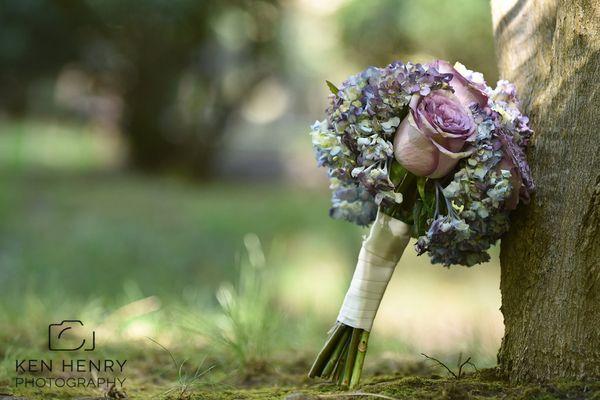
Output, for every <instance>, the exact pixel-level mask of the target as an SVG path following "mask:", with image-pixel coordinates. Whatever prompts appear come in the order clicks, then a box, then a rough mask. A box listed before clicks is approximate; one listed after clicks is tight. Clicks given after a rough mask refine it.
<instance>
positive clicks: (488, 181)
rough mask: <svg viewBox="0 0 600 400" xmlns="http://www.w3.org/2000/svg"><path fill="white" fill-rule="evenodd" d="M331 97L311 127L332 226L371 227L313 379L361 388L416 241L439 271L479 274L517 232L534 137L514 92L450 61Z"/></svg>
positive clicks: (377, 74) (364, 80)
mask: <svg viewBox="0 0 600 400" xmlns="http://www.w3.org/2000/svg"><path fill="white" fill-rule="evenodd" d="M327 84H328V86H329V88H330V90H331V92H332V94H331V95H330V96H329V107H328V109H327V111H326V118H325V119H324V120H323V121H317V122H316V123H315V124H314V125H313V126H312V132H311V135H312V142H313V146H314V149H315V152H316V157H317V160H318V164H319V165H320V166H324V167H326V168H327V169H328V173H329V178H330V181H331V186H330V187H331V189H332V191H333V196H332V203H333V204H332V208H331V210H330V215H331V216H332V217H333V218H340V219H345V220H348V221H351V222H354V223H357V224H359V225H363V226H367V225H370V224H371V230H370V233H369V235H368V237H367V238H366V239H365V240H364V241H363V244H362V248H361V250H360V253H359V256H358V262H357V266H356V270H355V272H354V276H353V278H352V282H351V284H350V288H349V289H348V292H347V293H346V297H345V299H344V303H343V305H342V308H341V310H340V313H339V315H338V318H337V322H336V324H335V325H334V327H333V328H332V329H331V331H330V334H329V337H328V339H327V341H326V343H325V345H324V347H323V349H322V350H321V352H320V353H319V355H318V356H317V359H316V360H315V362H314V364H313V366H312V368H311V370H310V373H309V376H310V377H315V376H320V377H323V378H330V379H332V380H333V381H336V382H338V383H339V384H340V385H343V386H349V387H351V388H352V387H354V386H356V385H357V384H358V382H359V380H360V375H361V371H362V367H363V362H364V359H365V353H366V350H367V344H368V340H369V332H370V331H371V327H372V325H373V320H374V319H375V314H376V312H377V309H378V308H379V304H380V302H381V299H382V297H383V293H384V292H385V289H386V287H387V284H388V282H389V280H390V278H391V276H392V273H393V271H394V268H395V266H396V264H397V262H398V260H399V259H400V257H401V256H402V253H403V252H404V249H405V248H406V246H407V244H408V242H409V239H410V238H411V237H414V238H416V239H417V242H416V245H415V250H416V252H417V254H419V255H421V254H424V253H428V254H429V257H430V258H431V262H432V263H436V264H442V265H444V266H450V265H455V264H460V265H466V266H472V265H475V264H478V263H481V262H484V261H487V260H489V258H490V257H489V255H488V253H487V250H488V249H489V248H490V246H491V245H492V244H494V243H495V242H496V241H497V240H498V239H499V238H500V237H501V236H502V234H503V233H504V232H506V231H507V230H508V226H509V213H510V211H511V210H513V209H514V208H515V207H516V206H517V203H518V202H519V199H521V200H523V201H525V202H527V201H528V199H529V194H530V192H531V191H532V190H533V181H532V179H531V174H530V171H529V166H528V164H527V160H526V157H525V152H524V150H525V148H526V146H527V144H528V142H529V138H530V136H531V134H532V131H531V130H530V129H529V127H528V125H527V124H528V118H527V117H526V116H524V115H523V114H522V113H521V111H520V110H519V101H518V99H517V97H516V92H515V87H514V86H513V85H512V84H511V83H509V82H507V81H503V80H501V81H499V82H498V84H497V86H496V88H495V89H492V88H491V87H489V86H487V84H486V82H485V81H484V79H483V75H482V74H481V73H478V72H474V71H470V70H468V69H466V68H465V67H464V66H463V65H462V64H460V63H456V64H455V65H454V66H452V65H450V64H449V63H448V62H446V61H441V60H438V61H435V62H433V63H430V64H425V65H421V64H412V63H407V64H404V63H402V62H399V61H396V62H394V63H392V64H390V65H388V66H387V67H385V68H375V67H370V68H367V69H366V70H364V71H363V72H361V73H359V74H357V75H354V76H351V77H350V78H349V79H348V80H346V81H345V82H344V83H343V84H342V86H341V87H340V88H337V87H336V86H335V85H334V84H332V83H331V82H327Z"/></svg>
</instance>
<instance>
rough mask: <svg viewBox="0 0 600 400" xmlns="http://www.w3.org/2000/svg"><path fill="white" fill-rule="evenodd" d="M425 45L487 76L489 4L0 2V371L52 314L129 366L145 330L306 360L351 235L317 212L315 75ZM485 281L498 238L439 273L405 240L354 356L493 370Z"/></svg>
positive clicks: (201, 352) (377, 362)
mask: <svg viewBox="0 0 600 400" xmlns="http://www.w3.org/2000/svg"><path fill="white" fill-rule="evenodd" d="M434 58H443V59H447V60H450V61H451V62H454V61H457V60H460V61H461V62H462V63H464V64H465V65H467V66H468V67H469V68H471V69H474V70H478V71H481V72H483V73H484V75H485V76H486V78H487V80H488V82H489V83H495V81H496V80H497V78H498V76H497V70H496V66H495V65H496V61H495V57H494V53H493V42H492V32H491V18H490V10H489V4H488V2H486V1H483V0H452V1H449V0H446V1H439V0H422V1H418V2H416V1H408V0H405V1H404V0H373V1H360V0H328V1H320V0H281V1H278V0H272V1H271V0H269V1H267V0H264V1H262V0H259V1H243V0H237V1H235V0H229V1H209V0H203V1H192V0H189V1H186V0H177V1H164V0H147V1H144V2H138V1H134V0H104V1H92V0H87V1H83V0H82V1H69V0H0V296H1V303H0V360H4V362H3V363H2V364H0V383H4V384H7V383H8V376H10V372H11V368H13V367H12V364H11V363H12V362H13V361H12V360H14V358H15V357H16V356H17V355H19V354H21V355H25V354H31V352H34V353H36V354H37V353H39V354H41V353H43V351H44V348H45V340H46V336H45V329H46V327H47V325H48V324H49V323H51V322H56V321H55V320H62V319H68V318H80V319H83V320H85V321H87V322H89V323H90V324H92V325H93V326H96V327H97V331H98V338H99V339H98V340H99V341H100V344H99V347H100V348H101V349H103V350H102V351H106V352H108V353H110V352H113V353H112V354H122V353H125V354H130V353H131V352H135V351H139V354H138V353H136V354H137V357H138V358H137V359H136V360H138V361H139V363H140V364H139V365H138V366H139V368H140V369H143V368H145V367H144V365H147V364H144V360H145V359H146V358H147V357H150V356H149V355H148V354H149V353H148V352H150V351H156V350H157V351H158V352H159V353H160V351H162V350H161V349H160V348H157V347H156V346H155V344H154V343H151V342H150V341H148V340H147V337H152V338H154V339H156V340H157V341H158V342H160V343H161V344H163V345H164V346H165V347H167V348H169V349H171V350H172V351H173V352H174V353H175V354H182V355H185V357H187V358H191V359H192V364H194V363H195V364H196V365H198V364H201V363H202V360H205V357H208V360H210V361H207V363H212V364H211V365H215V366H216V368H215V370H214V371H215V372H212V374H213V376H221V377H222V378H223V379H229V378H231V374H232V373H233V372H232V371H235V374H237V375H236V376H237V378H236V379H239V376H240V373H241V372H240V371H246V372H245V373H246V375H243V374H242V375H243V376H245V377H246V378H248V376H250V378H251V377H252V374H250V375H248V374H247V371H249V370H253V369H252V368H254V371H256V370H257V369H256V365H257V363H258V364H261V363H262V365H268V366H271V367H273V366H275V368H276V369H277V370H279V371H281V370H284V371H300V372H301V373H303V371H304V368H305V367H306V366H307V365H308V363H309V362H310V358H311V357H312V356H313V355H314V353H315V352H316V351H317V348H318V346H319V345H320V344H321V341H322V339H323V337H324V333H325V331H326V330H327V327H328V326H329V325H330V324H331V323H333V322H334V320H335V317H336V315H337V310H338V307H339V306H340V305H341V301H342V299H343V295H344V292H345V289H346V287H347V285H348V284H349V280H350V277H351V274H352V270H353V266H354V262H355V258H356V256H357V253H358V250H359V247H360V240H361V235H362V234H364V233H365V231H364V230H361V229H359V228H357V227H354V226H352V225H350V224H348V223H346V222H342V221H334V220H331V219H329V218H328V215H327V211H328V207H329V204H328V203H329V193H328V190H327V180H326V176H325V171H324V170H319V169H317V167H316V165H315V162H314V159H313V155H312V149H311V144H310V138H309V136H308V130H309V129H308V126H309V125H310V124H311V123H312V122H313V121H314V120H316V119H320V118H322V116H323V112H324V109H325V107H326V98H327V93H328V89H327V87H326V85H325V80H326V79H328V80H331V81H332V82H335V83H339V82H341V81H342V80H343V79H344V78H345V77H347V76H348V75H349V74H353V73H356V72H358V71H359V70H361V69H363V68H365V67H367V66H369V65H378V66H382V65H385V64H387V63H389V62H391V61H393V60H396V59H400V60H404V61H409V60H410V61H415V62H426V61H428V60H431V59H434ZM498 285H499V264H498V257H497V250H496V249H494V250H493V251H492V261H491V262H490V263H488V264H485V265H480V266H477V267H474V268H472V269H466V268H463V267H455V268H452V269H449V270H447V269H444V268H442V267H440V266H432V265H430V263H429V262H428V259H427V258H426V257H425V256H424V257H416V256H415V253H414V252H413V250H412V248H411V247H410V246H409V248H408V249H407V252H406V254H405V256H404V257H403V259H402V261H401V262H400V264H399V266H398V269H397V271H396V274H395V276H394V279H393V282H392V283H391V285H390V287H389V289H388V292H387V294H386V297H385V298H384V301H383V304H382V308H381V310H380V313H379V315H378V318H377V320H376V323H375V327H374V330H375V334H374V335H373V336H372V339H371V342H372V349H373V350H371V352H370V355H369V359H368V362H367V365H368V368H371V369H370V371H372V372H377V371H378V370H379V369H381V368H384V367H383V366H387V367H386V368H388V370H392V371H393V370H394V369H397V368H400V367H399V365H402V363H403V362H405V361H406V360H409V361H410V360H418V359H419V358H420V356H419V353H421V352H426V353H428V354H430V355H433V356H437V357H439V358H442V359H453V358H454V357H456V356H457V355H458V354H459V353H461V352H462V353H463V354H465V355H470V356H473V360H474V362H475V363H476V364H477V365H478V366H489V365H493V364H494V363H495V353H496V351H497V347H498V345H499V342H500V338H501V335H502V330H503V327H502V317H501V314H500V312H499V306H500V293H499V290H498ZM134 349H138V350H134ZM130 358H134V357H130ZM283 360H286V361H283ZM290 360H292V361H293V362H292V361H290ZM296 362H297V364H294V363H296ZM407 362H408V361H407ZM207 365H208V364H207ZM278 365H280V366H281V367H278ZM294 365H296V367H295V368H296V369H294V367H293V366H294ZM231 366H233V368H232V367H231ZM219 369H220V371H221V372H218V370H219ZM146 372H147V371H146ZM300 372H299V373H300ZM156 373H158V372H156ZM171 373H172V374H176V371H175V372H173V371H172V372H171ZM219 374H221V375H219ZM147 376H148V372H147V373H145V374H140V377H138V378H137V379H138V381H140V382H142V381H144V379H146V378H147ZM246 378H244V379H246ZM219 379H221V378H219ZM134 381H135V378H134Z"/></svg>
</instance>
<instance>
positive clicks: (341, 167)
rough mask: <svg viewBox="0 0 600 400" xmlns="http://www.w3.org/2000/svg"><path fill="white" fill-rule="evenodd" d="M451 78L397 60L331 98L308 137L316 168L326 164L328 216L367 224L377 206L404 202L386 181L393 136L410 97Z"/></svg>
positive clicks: (353, 80)
mask: <svg viewBox="0 0 600 400" xmlns="http://www.w3.org/2000/svg"><path fill="white" fill-rule="evenodd" d="M450 78H451V76H449V75H448V74H440V73H439V72H438V71H437V70H436V69H435V68H433V67H430V68H426V67H424V66H422V65H420V64H412V63H407V64H403V63H401V62H399V61H396V62H394V63H392V64H390V65H388V66H387V67H385V68H376V67H369V68H367V69H366V70H364V71H362V72H361V73H359V74H357V75H354V76H351V77H350V78H348V79H347V80H346V81H345V82H344V83H343V84H342V86H341V87H340V88H339V89H338V91H337V93H333V94H332V95H330V96H329V101H330V105H329V107H328V109H327V118H326V119H325V120H323V121H317V122H315V124H314V125H313V126H312V132H311V135H312V142H313V147H314V149H315V153H316V157H317V161H318V164H319V166H324V167H327V168H328V173H329V177H330V180H331V190H332V193H333V195H332V208H331V210H330V215H331V216H332V217H334V218H342V219H346V220H348V221H351V222H354V223H357V224H359V225H368V224H370V223H371V222H373V220H374V219H375V215H376V214H377V208H378V207H379V206H380V205H382V204H394V203H396V204H399V203H401V202H402V195H401V194H400V193H395V192H394V189H395V186H394V184H393V183H392V181H391V180H390V164H391V162H392V160H393V145H392V143H393V135H394V133H395V132H396V129H397V128H398V125H400V121H401V119H402V117H403V116H404V114H406V107H407V105H408V102H409V101H410V98H411V96H412V95H413V94H414V93H420V94H422V95H426V94H428V93H430V92H431V91H432V90H435V89H439V88H442V87H444V86H445V85H446V84H447V82H448V81H449V79H450Z"/></svg>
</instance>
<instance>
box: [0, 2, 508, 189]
mask: <svg viewBox="0 0 600 400" xmlns="http://www.w3.org/2000/svg"><path fill="white" fill-rule="evenodd" d="M490 20H491V18H490V11H489V4H488V3H487V2H484V1H481V0H455V1H435V0H423V1H419V2H411V1H407V0H376V1H375V0H373V1H360V0H330V1H320V0H287V1H280V0H256V1H249V0H227V1H218V0H202V1H195V0H172V1H168V0H147V1H143V2H139V1H135V0H102V1H101V0H81V1H77V0H0V87H1V90H0V114H2V113H4V114H5V115H8V116H9V117H17V118H29V117H31V116H33V117H36V116H38V115H42V116H58V117H61V118H64V119H67V120H68V119H72V118H73V117H75V118H79V119H83V120H84V121H89V120H100V121H102V123H104V125H108V126H109V127H110V128H111V129H112V130H113V131H116V132H119V133H122V135H123V138H124V139H125V143H126V145H127V150H128V154H129V158H128V161H129V165H130V166H133V167H136V168H138V169H142V170H146V171H161V170H162V171H164V170H168V171H175V172H181V173H185V174H188V175H190V174H191V175H195V176H197V177H200V178H206V177H209V176H212V174H213V172H214V169H215V166H221V164H225V163H226V162H225V161H224V162H220V163H218V162H217V160H219V161H221V159H220V157H221V155H222V154H223V150H227V149H231V148H232V147H236V146H237V147H238V149H237V153H235V154H234V155H233V156H231V155H229V158H228V160H229V161H231V160H232V159H233V160H235V159H236V157H237V158H240V157H249V159H248V160H247V162H245V163H241V165H242V166H241V167H240V165H237V166H234V167H232V168H230V169H229V170H230V172H229V173H231V170H234V171H236V176H238V175H237V172H239V171H240V170H250V169H252V168H254V169H258V168H259V167H258V165H259V164H260V163H261V162H262V163H263V165H266V167H265V169H266V170H271V171H280V172H278V173H279V174H281V173H283V172H281V171H283V169H284V168H282V167H281V166H280V165H279V164H277V165H276V164H275V163H274V161H273V160H277V159H278V158H279V155H275V156H271V157H265V156H264V152H265V151H270V152H281V151H282V150H284V149H285V150H287V149H289V148H290V146H289V143H290V142H291V141H293V140H295V138H297V137H299V136H301V135H299V133H300V132H302V131H305V130H306V129H307V125H308V123H310V121H311V120H314V119H315V118H317V117H320V113H321V112H322V110H323V109H324V107H325V104H324V103H325V100H326V95H327V89H326V87H325V85H324V80H325V79H330V80H333V81H339V80H342V79H344V77H345V76H347V75H348V74H352V73H356V72H357V71H359V70H360V69H363V68H365V67H366V66H368V65H385V64H387V63H389V62H391V61H393V60H395V59H402V60H413V61H416V62H425V61H429V60H431V59H433V58H446V59H448V60H450V61H456V60H460V61H461V62H463V63H464V64H466V65H467V66H469V67H470V68H473V69H476V70H480V71H482V72H483V73H484V74H485V75H486V77H487V78H488V80H490V81H492V82H493V81H494V80H495V78H496V77H497V71H496V66H495V58H494V56H493V41H492V35H491V21H490ZM261 96H262V97H261ZM257 99H258V100H257ZM253 102H255V103H258V106H255V107H254V108H252V110H257V109H259V111H261V110H262V111H265V110H267V112H266V114H265V115H268V114H270V115H271V116H273V118H277V119H278V121H279V122H278V124H271V122H265V121H266V120H267V119H268V118H263V117H261V118H255V119H254V121H252V120H248V119H246V120H244V112H243V110H247V109H248V108H249V107H248V105H249V104H250V105H252V103H253ZM269 110H270V111H271V112H270V113H269V112H268V111H269ZM240 111H242V112H240ZM263 114H264V113H263ZM257 121H258V122H257ZM269 124H271V125H269ZM233 131H235V132H233ZM236 135H237V136H236ZM261 140H262V142H261ZM282 144H285V146H282ZM252 146H254V147H253V148H254V151H255V153H256V154H254V155H249V154H250V153H251V150H248V149H249V148H250V147H252ZM302 148H304V149H306V153H308V152H310V146H309V144H308V141H307V140H305V141H304V142H303V143H302ZM257 149H258V150H257ZM265 149H267V150H265ZM260 151H263V153H260ZM311 165H312V160H311ZM247 166H253V167H251V168H247ZM271 174H272V175H271V176H277V173H271Z"/></svg>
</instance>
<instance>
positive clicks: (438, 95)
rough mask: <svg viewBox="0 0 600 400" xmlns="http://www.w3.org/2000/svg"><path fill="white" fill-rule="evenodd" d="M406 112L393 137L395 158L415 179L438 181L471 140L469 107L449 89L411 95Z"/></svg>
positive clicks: (472, 128)
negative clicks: (408, 108)
mask: <svg viewBox="0 0 600 400" xmlns="http://www.w3.org/2000/svg"><path fill="white" fill-rule="evenodd" d="M409 107H410V110H409V113H408V116H407V117H406V118H404V120H403V121H402V122H401V123H400V125H399V126H398V129H397V131H396V136H395V138H394V156H395V157H396V160H398V162H399V163H400V164H402V165H403V166H404V167H405V168H406V169H407V170H409V171H410V172H412V173H413V174H415V175H417V176H427V177H430V178H440V177H443V176H444V175H446V174H448V173H449V172H450V171H451V170H452V169H453V168H454V166H455V165H456V163H457V162H458V161H459V160H460V159H461V158H463V157H466V156H468V155H469V154H471V151H470V150H467V151H464V150H463V148H464V147H465V143H466V142H469V141H472V140H474V136H475V122H474V121H473V115H472V113H471V111H470V110H469V109H468V107H467V106H466V105H465V104H463V103H462V102H461V101H460V99H459V97H458V96H456V95H454V94H453V93H452V92H451V91H449V90H443V89H440V90H434V91H432V92H431V93H429V94H428V95H427V96H421V95H419V94H415V95H413V97H412V98H411V100H410V103H409Z"/></svg>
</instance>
